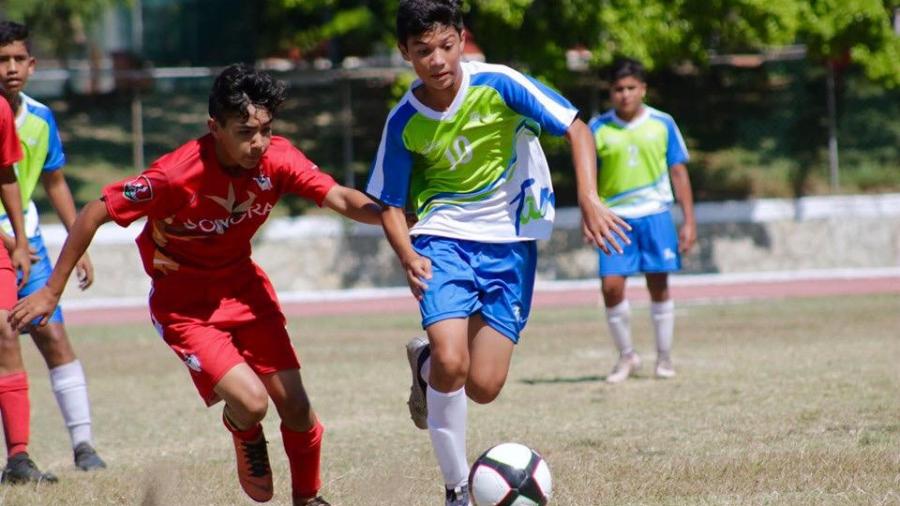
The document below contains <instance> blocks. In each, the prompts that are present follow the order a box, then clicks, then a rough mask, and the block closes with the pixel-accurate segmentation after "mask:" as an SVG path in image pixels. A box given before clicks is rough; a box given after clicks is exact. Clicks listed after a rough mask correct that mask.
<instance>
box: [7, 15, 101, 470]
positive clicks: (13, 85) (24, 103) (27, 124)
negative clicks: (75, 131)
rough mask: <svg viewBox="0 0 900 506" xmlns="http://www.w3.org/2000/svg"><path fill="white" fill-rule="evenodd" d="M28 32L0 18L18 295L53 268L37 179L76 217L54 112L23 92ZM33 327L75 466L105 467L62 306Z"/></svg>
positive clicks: (30, 64) (63, 214)
mask: <svg viewBox="0 0 900 506" xmlns="http://www.w3.org/2000/svg"><path fill="white" fill-rule="evenodd" d="M28 36H29V33H28V28H27V27H25V26H24V25H21V24H19V23H15V22H12V21H3V22H0V80H2V83H3V86H2V87H3V89H4V91H3V93H4V94H5V95H6V96H7V98H8V100H9V102H10V103H11V104H12V105H13V108H14V112H15V114H16V132H17V133H18V135H19V139H20V141H21V144H22V151H23V154H24V157H23V158H22V160H21V161H19V163H17V164H16V175H17V177H18V180H19V188H20V190H21V192H22V203H23V210H24V211H25V232H26V234H27V235H28V242H29V246H30V248H31V253H32V262H33V265H32V267H31V275H30V276H29V278H28V282H27V283H26V284H25V286H23V287H22V288H20V289H19V294H18V295H19V298H20V299H21V298H22V297H25V296H26V295H28V294H30V293H33V292H35V291H37V290H38V289H39V288H41V287H43V286H44V285H45V284H46V282H47V279H48V278H49V276H50V273H51V271H52V270H53V268H52V265H51V263H50V258H49V255H48V253H47V249H46V247H45V245H44V240H43V238H42V236H41V229H40V227H39V225H38V221H39V217H38V210H37V207H36V206H35V204H34V202H33V201H32V200H31V196H32V194H33V193H34V191H35V189H36V188H37V185H38V183H41V185H42V186H43V187H44V191H45V192H46V193H47V196H48V198H49V200H50V202H51V204H53V207H54V208H55V209H56V212H57V214H58V215H59V218H60V221H62V223H63V225H64V226H66V228H68V227H69V226H70V225H71V224H72V223H73V222H74V221H75V215H76V211H75V204H74V202H73V199H72V193H71V192H70V190H69V186H68V184H66V180H65V177H64V176H63V172H62V167H63V165H65V163H66V157H65V155H64V153H63V149H62V141H61V140H60V136H59V130H58V129H57V127H56V121H55V119H54V117H53V113H52V112H51V111H50V109H49V108H48V107H47V106H45V105H44V104H41V103H40V102H38V101H36V100H34V99H32V98H31V97H29V96H27V95H25V93H24V92H23V89H24V88H25V86H26V85H27V83H28V79H29V78H30V77H31V75H32V73H33V72H34V67H35V58H34V57H33V56H32V55H31V53H30V50H29V46H28ZM0 214H2V215H0V230H2V233H0V238H2V240H3V242H4V245H5V246H6V247H7V248H10V247H11V245H12V244H13V240H12V235H11V234H12V228H11V225H10V223H9V219H8V218H7V217H6V211H5V210H3V208H2V207H0ZM77 270H78V280H79V285H80V287H81V288H82V289H86V288H87V287H89V286H90V285H91V283H92V282H93V277H94V274H93V266H92V265H91V261H90V258H89V257H88V256H87V254H85V255H84V257H83V258H81V260H79V262H78V266H77ZM29 332H30V333H31V337H32V339H33V340H34V343H35V345H37V348H38V350H39V351H40V352H41V355H43V357H44V361H45V362H46V363H47V368H48V369H49V370H50V384H51V387H52V388H53V393H54V395H55V396H56V400H57V403H58V404H59V408H60V411H61V412H62V415H63V419H64V420H65V423H66V427H67V429H68V431H69V436H70V439H71V442H72V449H73V453H74V457H75V465H76V466H77V467H79V468H80V469H83V470H85V471H87V470H93V469H101V468H104V467H106V464H105V463H104V462H103V460H101V459H100V457H99V456H98V455H97V453H96V451H95V450H94V448H93V434H92V430H91V415H90V402H89V400H88V394H87V383H86V380H85V376H84V371H83V369H82V367H81V362H80V361H79V360H78V359H77V357H76V356H75V352H74V350H73V349H72V345H71V343H70V342H69V337H68V335H67V333H66V329H65V327H64V325H63V316H62V311H61V309H60V308H59V307H57V308H56V310H55V311H54V313H53V315H52V317H51V318H50V323H49V324H48V325H46V326H44V327H41V326H36V325H35V326H33V327H31V328H29Z"/></svg>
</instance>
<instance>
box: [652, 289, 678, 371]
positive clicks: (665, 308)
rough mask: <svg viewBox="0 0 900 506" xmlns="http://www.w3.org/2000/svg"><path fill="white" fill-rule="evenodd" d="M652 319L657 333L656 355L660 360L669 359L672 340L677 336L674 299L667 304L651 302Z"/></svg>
mask: <svg viewBox="0 0 900 506" xmlns="http://www.w3.org/2000/svg"><path fill="white" fill-rule="evenodd" d="M650 317H651V318H652V319H653V331H654V332H655V333H656V353H657V354H658V356H659V358H661V359H668V358H669V356H670V354H671V353H672V339H673V337H674V334H675V303H674V302H673V301H672V299H669V300H667V301H665V302H651V303H650Z"/></svg>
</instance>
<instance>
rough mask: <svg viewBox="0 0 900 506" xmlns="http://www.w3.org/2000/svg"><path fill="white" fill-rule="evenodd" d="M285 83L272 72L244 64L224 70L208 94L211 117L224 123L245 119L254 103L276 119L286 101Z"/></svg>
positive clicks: (236, 64)
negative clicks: (229, 120) (233, 119)
mask: <svg viewBox="0 0 900 506" xmlns="http://www.w3.org/2000/svg"><path fill="white" fill-rule="evenodd" d="M284 98H285V84H284V82H283V81H279V80H277V79H274V78H273V77H272V76H271V75H270V74H269V73H267V72H261V71H259V70H256V69H255V68H253V67H251V66H250V65H246V64H244V63H235V64H232V65H229V66H228V67H225V70H223V71H222V72H221V73H220V74H219V76H218V77H216V80H215V82H214V83H213V85H212V89H211V90H210V91H209V116H210V117H211V118H213V119H214V120H216V121H218V122H220V123H222V124H225V122H226V121H228V119H230V118H240V119H241V120H246V119H247V117H248V116H249V113H248V112H247V107H248V106H250V105H251V104H252V105H254V106H258V107H265V108H266V110H267V111H269V113H270V114H271V115H272V116H273V117H274V116H275V113H276V112H278V108H279V107H280V106H281V104H282V103H283V102H284Z"/></svg>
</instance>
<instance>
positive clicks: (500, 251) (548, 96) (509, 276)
mask: <svg viewBox="0 0 900 506" xmlns="http://www.w3.org/2000/svg"><path fill="white" fill-rule="evenodd" d="M397 38H398V46H399V49H400V51H401V53H402V54H403V56H404V58H405V59H406V60H407V61H409V62H410V63H412V66H413V69H414V70H415V72H416V75H417V76H418V78H419V79H418V80H417V81H415V82H414V83H413V84H412V86H411V87H410V90H409V91H408V92H407V93H406V95H405V96H404V97H403V98H402V99H401V100H400V102H399V103H398V104H397V106H396V107H394V108H393V110H392V111H391V112H390V114H389V116H388V118H387V121H386V124H385V127H384V131H383V134H382V139H381V143H380V145H379V148H378V152H377V155H376V158H375V160H374V163H373V165H372V171H371V175H370V178H369V182H368V186H367V192H368V193H369V194H370V195H372V196H373V197H375V198H377V199H379V200H380V201H381V202H382V203H383V204H384V205H385V206H386V207H385V210H384V212H383V213H382V219H383V224H384V229H385V234H386V236H387V238H388V240H389V242H390V243H391V245H392V247H393V248H394V251H395V252H396V253H397V256H398V257H399V259H400V261H401V264H402V265H403V268H404V270H405V271H406V274H407V281H408V283H409V285H410V288H411V290H412V292H413V294H414V296H415V297H416V298H417V299H418V300H419V307H420V311H421V316H422V326H423V328H425V330H426V333H427V334H428V339H425V338H416V339H413V340H412V341H410V343H409V344H408V345H407V358H408V359H409V361H410V366H411V368H412V373H413V387H412V390H411V395H410V401H409V407H410V414H411V416H412V418H413V421H414V423H415V424H416V426H417V427H419V428H422V429H426V428H427V429H429V430H430V432H431V436H432V445H433V446H434V451H435V455H436V456H437V460H438V464H439V466H440V468H441V471H442V474H443V477H444V482H445V487H446V489H447V491H446V500H447V502H446V504H448V505H456V504H468V500H467V497H466V494H467V492H466V491H465V483H466V478H467V476H468V469H469V467H468V464H467V462H466V451H465V423H466V411H465V410H466V400H465V399H466V395H468V396H469V397H471V398H472V399H473V400H475V401H476V402H480V403H487V402H491V401H492V400H493V399H494V398H495V397H496V396H497V395H498V394H499V392H500V389H501V388H502V387H503V383H504V382H505V380H506V375H507V372H508V369H509V363H510V358H511V355H512V350H513V345H514V344H515V343H516V342H517V341H518V339H519V333H520V332H521V331H522V329H523V328H524V327H525V324H526V322H527V321H528V315H529V311H530V309H531V297H532V289H533V285H534V275H535V266H536V261H537V258H536V256H537V248H536V246H535V241H536V240H537V239H546V238H548V237H549V236H550V232H551V230H552V226H553V217H554V204H555V195H554V192H553V186H552V184H551V179H550V172H549V169H548V166H547V160H546V158H545V157H544V153H543V151H542V149H541V145H540V142H539V137H540V135H541V133H542V132H547V133H549V134H551V135H557V136H563V135H564V136H566V137H567V138H568V139H569V141H570V142H571V143H572V149H573V161H574V165H575V172H576V180H577V182H578V185H579V192H580V195H584V196H585V199H584V200H583V201H582V202H581V204H582V206H581V207H582V212H583V216H584V218H585V221H586V223H587V224H588V225H586V227H585V230H586V233H589V234H591V239H592V241H594V242H596V243H599V244H603V245H604V246H606V243H605V242H604V237H608V238H609V239H610V240H613V239H612V234H613V233H614V232H615V231H619V232H621V230H619V223H622V224H623V225H624V222H622V221H621V220H620V219H618V218H617V217H616V216H615V215H614V214H613V213H611V212H609V210H608V209H606V208H605V207H604V206H603V205H602V204H601V203H600V199H599V198H598V197H597V194H596V156H595V152H594V143H593V140H592V138H591V134H590V130H589V129H588V128H587V125H585V124H584V122H582V121H581V120H579V119H577V114H578V111H577V110H576V109H575V108H574V107H573V106H572V105H571V104H570V103H569V101H568V100H566V99H565V98H563V97H562V96H560V95H559V94H558V93H556V92H555V91H553V90H551V89H550V88H548V87H547V86H544V85H543V84H541V83H539V82H537V81H536V80H534V79H532V78H529V77H527V76H525V75H523V74H521V73H519V72H517V71H515V70H513V69H511V68H509V67H505V66H502V65H490V64H484V63H476V62H463V61H461V59H460V57H461V53H462V47H463V44H464V36H463V33H462V15H461V13H460V10H459V3H458V2H456V1H453V0H415V1H402V2H401V3H400V6H399V11H398V15H397ZM407 208H409V209H410V210H411V211H413V212H414V213H415V215H416V218H417V220H418V221H417V223H416V224H415V226H413V227H412V229H411V230H409V229H408V228H407V224H406V220H405V217H404V210H405V209H407ZM587 231H590V232H587ZM623 235H624V234H623ZM410 236H412V239H410ZM426 401H427V402H426ZM426 405H427V410H426ZM426 411H427V412H426Z"/></svg>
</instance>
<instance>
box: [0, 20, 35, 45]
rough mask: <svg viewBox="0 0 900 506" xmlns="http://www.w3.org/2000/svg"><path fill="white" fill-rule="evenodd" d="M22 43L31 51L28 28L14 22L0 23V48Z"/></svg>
mask: <svg viewBox="0 0 900 506" xmlns="http://www.w3.org/2000/svg"><path fill="white" fill-rule="evenodd" d="M19 41H21V42H24V43H25V47H26V48H28V50H29V51H30V50H31V47H30V44H29V42H28V27H27V26H25V25H23V24H21V23H16V22H15V21H0V46H6V45H9V44H12V43H13V42H19Z"/></svg>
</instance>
